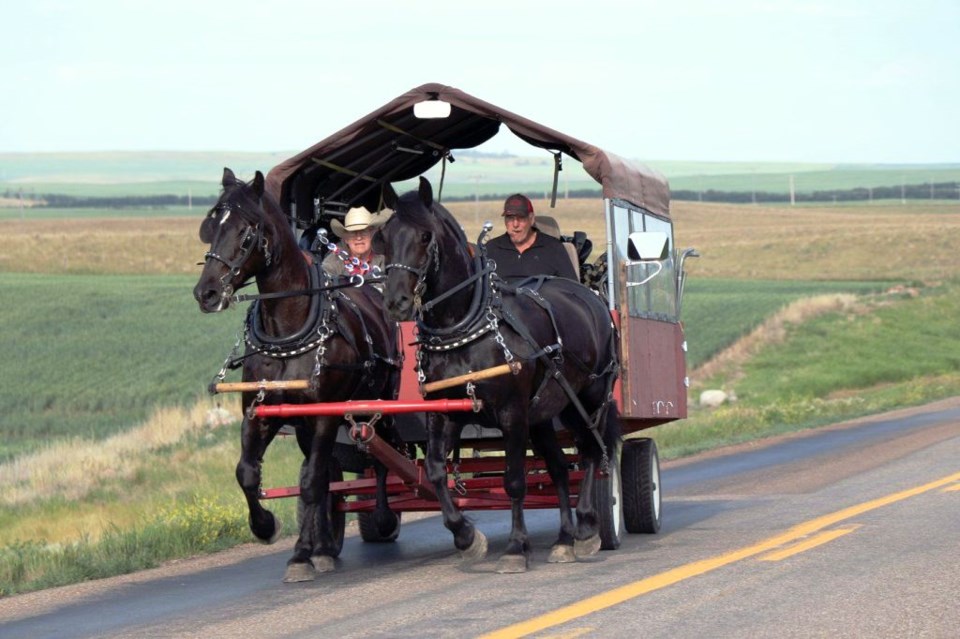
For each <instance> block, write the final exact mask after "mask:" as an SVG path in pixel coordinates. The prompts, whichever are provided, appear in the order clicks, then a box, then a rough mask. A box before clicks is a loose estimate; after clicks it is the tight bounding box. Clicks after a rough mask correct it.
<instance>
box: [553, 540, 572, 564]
mask: <svg viewBox="0 0 960 639" xmlns="http://www.w3.org/2000/svg"><path fill="white" fill-rule="evenodd" d="M576 560H577V555H576V553H574V552H573V546H567V545H564V544H557V545H555V546H554V547H553V548H551V549H550V556H549V557H547V563H548V564H571V563H573V562H575V561H576Z"/></svg>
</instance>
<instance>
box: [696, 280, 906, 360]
mask: <svg viewBox="0 0 960 639" xmlns="http://www.w3.org/2000/svg"><path fill="white" fill-rule="evenodd" d="M887 286H888V284H887V283H884V282H829V281H825V282H802V281H801V282H797V281H789V280H749V281H748V280H727V279H709V280H707V279H704V280H696V279H691V280H690V281H689V282H687V285H686V287H685V292H684V301H683V315H684V317H683V323H684V327H685V333H686V336H687V344H688V347H689V349H690V350H689V351H688V352H687V365H688V367H689V368H691V369H693V368H696V367H698V366H700V365H701V364H703V363H704V362H706V361H707V360H708V359H710V358H711V357H713V356H714V355H716V354H717V353H718V352H720V351H721V350H722V349H724V348H727V347H728V346H730V345H731V344H733V343H734V342H736V341H737V340H738V339H740V338H742V337H744V336H746V335H747V334H748V333H749V332H750V331H752V330H753V329H754V328H756V327H757V326H758V325H759V324H760V323H761V322H763V321H764V320H765V319H767V318H768V317H770V316H771V315H773V314H774V313H775V312H777V311H778V310H780V309H781V308H783V307H785V306H786V305H787V304H789V303H790V302H793V301H796V300H798V299H801V298H804V297H813V296H815V295H824V294H827V293H855V294H858V295H865V294H869V293H877V292H880V291H882V290H884V289H886V288H887Z"/></svg>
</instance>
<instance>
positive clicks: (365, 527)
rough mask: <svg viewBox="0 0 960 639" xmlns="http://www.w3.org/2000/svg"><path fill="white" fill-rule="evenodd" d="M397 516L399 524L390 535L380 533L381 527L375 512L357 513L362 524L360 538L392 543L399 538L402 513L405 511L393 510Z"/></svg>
mask: <svg viewBox="0 0 960 639" xmlns="http://www.w3.org/2000/svg"><path fill="white" fill-rule="evenodd" d="M390 512H391V513H393V514H394V515H395V516H396V518H397V525H396V526H395V527H394V529H393V531H392V532H391V533H390V534H389V535H382V534H380V527H379V526H377V520H376V517H375V516H374V515H375V513H364V512H360V513H357V522H358V523H359V524H360V538H361V539H363V540H364V541H366V542H368V543H390V542H393V541H396V540H397V537H399V536H400V515H402V514H403V513H398V512H393V511H390Z"/></svg>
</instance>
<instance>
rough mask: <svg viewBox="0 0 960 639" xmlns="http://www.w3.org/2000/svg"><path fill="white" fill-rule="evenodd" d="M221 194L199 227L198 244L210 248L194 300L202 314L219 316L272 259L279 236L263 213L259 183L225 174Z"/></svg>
mask: <svg viewBox="0 0 960 639" xmlns="http://www.w3.org/2000/svg"><path fill="white" fill-rule="evenodd" d="M221 184H222V186H223V190H222V192H221V194H220V198H219V199H218V200H217V203H216V204H215V205H214V206H213V208H212V209H210V212H209V213H207V216H206V217H205V218H204V220H203V223H202V224H201V225H200V241H202V242H204V243H206V244H209V245H210V249H209V250H208V251H207V252H206V254H205V255H204V262H203V271H202V272H201V273H200V280H199V281H198V282H197V285H196V286H195V287H194V289H193V296H194V298H196V300H197V302H198V303H199V304H200V310H201V311H203V312H204V313H215V312H217V311H222V310H223V309H225V308H227V307H228V306H229V305H230V299H231V296H232V295H233V293H234V291H236V290H237V289H238V288H240V287H241V286H242V285H244V284H245V283H246V282H247V281H248V280H250V279H251V278H252V277H255V276H256V275H258V274H259V273H260V272H262V271H263V270H264V269H266V268H267V267H269V266H270V265H271V264H272V263H273V262H274V261H275V260H276V259H277V254H276V251H277V248H278V242H277V241H276V238H277V237H278V234H279V229H278V228H277V220H276V216H275V215H267V214H266V213H265V211H264V206H263V204H264V202H265V198H264V178H263V174H262V173H261V172H260V171H257V172H256V175H255V176H254V178H253V180H252V181H251V182H250V183H246V182H242V181H241V180H238V179H237V177H236V176H235V175H234V174H233V171H231V170H230V169H227V168H225V169H224V170H223V180H222V183H221Z"/></svg>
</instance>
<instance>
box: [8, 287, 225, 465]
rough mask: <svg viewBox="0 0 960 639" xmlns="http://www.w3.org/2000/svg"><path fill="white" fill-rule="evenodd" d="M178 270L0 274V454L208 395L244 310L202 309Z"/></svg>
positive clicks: (120, 424)
mask: <svg viewBox="0 0 960 639" xmlns="http://www.w3.org/2000/svg"><path fill="white" fill-rule="evenodd" d="M194 284H195V281H194V280H192V279H189V278H186V277H172V276H159V275H158V276H145V277H126V276H60V275H31V274H17V273H12V274H11V273H4V274H0V290H2V291H3V300H4V303H3V304H0V326H3V332H4V347H3V359H4V362H6V364H5V365H4V366H3V367H0V433H3V438H2V439H0V459H4V458H9V457H10V456H11V455H13V454H16V453H18V452H23V451H24V450H29V449H34V448H36V447H37V446H38V445H40V444H42V443H43V442H46V441H50V440H51V439H55V438H64V437H72V436H78V437H89V438H95V439H100V438H102V437H105V436H108V435H111V434H113V433H116V432H118V431H120V430H123V429H125V428H129V427H131V426H132V425H134V424H137V423H139V422H141V421H143V420H144V419H145V418H146V417H147V416H148V415H149V414H150V412H151V411H152V410H153V409H155V408H156V407H157V406H163V405H177V404H180V405H189V404H193V403H194V402H196V401H197V399H198V398H200V397H202V396H204V395H205V391H206V386H207V383H208V382H209V381H210V379H211V378H212V377H213V375H214V374H215V373H216V372H217V370H219V368H220V364H221V363H222V362H223V360H224V358H225V357H226V356H227V353H229V352H230V349H231V347H232V346H233V344H234V342H235V341H236V334H237V331H238V330H240V329H241V326H242V322H243V319H244V314H243V311H237V312H226V313H222V314H218V315H202V314H201V313H200V311H199V310H198V309H197V304H196V302H195V301H194V300H193V297H192V294H191V289H192V287H193V285H194Z"/></svg>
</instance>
